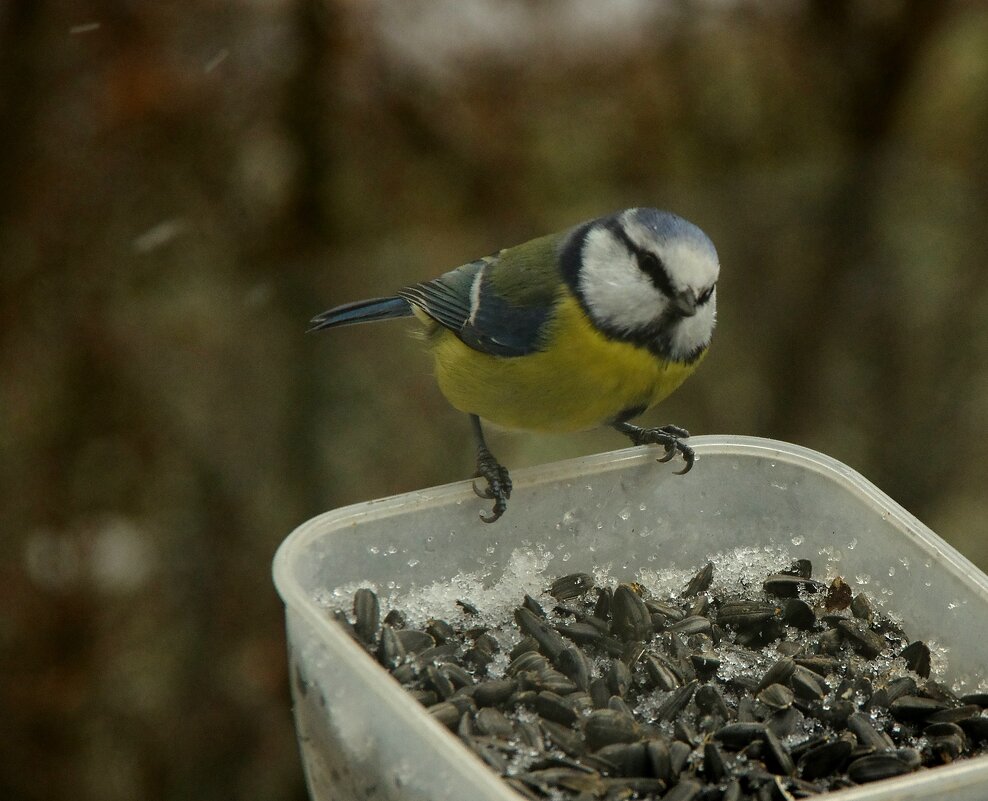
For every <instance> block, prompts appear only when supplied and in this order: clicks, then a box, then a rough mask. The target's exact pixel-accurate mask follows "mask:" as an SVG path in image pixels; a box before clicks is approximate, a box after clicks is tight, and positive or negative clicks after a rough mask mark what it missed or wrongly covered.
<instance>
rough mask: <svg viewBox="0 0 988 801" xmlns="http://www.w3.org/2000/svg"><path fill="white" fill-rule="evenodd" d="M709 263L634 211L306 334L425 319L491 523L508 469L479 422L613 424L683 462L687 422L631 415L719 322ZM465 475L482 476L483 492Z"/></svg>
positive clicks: (334, 317) (551, 426)
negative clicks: (467, 427)
mask: <svg viewBox="0 0 988 801" xmlns="http://www.w3.org/2000/svg"><path fill="white" fill-rule="evenodd" d="M719 274H720V263H719V260H718V256H717V250H716V248H715V247H714V245H713V242H712V241H711V240H710V238H709V237H708V236H707V235H706V234H705V233H704V232H703V231H702V230H701V229H700V228H699V227H697V226H696V225H694V224H693V223H691V222H689V221H688V220H686V219H684V218H682V217H680V216H678V215H676V214H673V213H672V212H668V211H661V210H659V209H655V208H646V207H635V208H628V209H624V210H622V211H618V212H615V213H613V214H609V215H606V216H602V217H597V218H595V219H592V220H587V221H585V222H582V223H579V224H577V225H575V226H573V227H571V228H569V229H567V230H565V231H562V232H559V233H555V234H550V235H548V236H543V237H539V238H537V239H533V240H531V241H529V242H526V243H524V244H521V245H517V246H515V247H510V248H506V249H503V250H500V251H498V252H496V253H493V254H492V255H490V256H485V257H483V258H479V259H476V260H474V261H471V262H469V263H467V264H463V265H461V266H459V267H456V268H454V269H452V270H450V271H448V272H446V273H443V274H442V275H440V276H439V277H438V278H434V279H433V280H430V281H424V282H422V283H417V284H412V285H410V286H406V287H404V288H403V289H399V290H398V291H397V292H396V293H395V294H394V295H391V296H388V297H379V298H371V299H368V300H360V301H356V302H351V303H346V304H344V305H341V306H336V307H335V308H332V309H329V310H328V311H325V312H323V313H321V314H319V315H317V316H316V317H314V318H312V320H311V321H310V328H309V330H310V331H318V330H323V329H329V328H335V327H337V326H345V325H352V324H355V323H367V322H374V321H378V320H385V319H390V318H398V317H413V316H414V317H415V318H417V320H418V322H419V323H420V324H421V327H422V328H423V329H424V334H425V340H426V342H427V347H428V348H429V350H430V351H431V354H432V357H433V360H434V363H435V375H436V379H437V381H438V384H439V389H440V391H441V392H442V393H443V395H444V396H445V397H446V399H447V400H448V401H449V403H450V404H451V405H452V406H453V407H454V408H455V409H458V410H459V411H461V412H464V413H466V414H467V415H469V418H470V422H471V428H472V431H473V436H474V440H475V444H476V473H475V475H474V479H475V480H474V484H473V489H474V491H475V492H476V494H477V495H478V496H480V497H481V498H485V499H488V500H492V501H493V507H492V509H491V512H490V514H484V513H483V512H481V513H480V517H481V519H482V520H484V522H487V523H492V522H494V521H496V520H498V519H499V518H500V517H501V516H502V515H503V514H504V512H505V510H506V509H507V505H508V500H509V499H510V497H511V491H512V483H511V476H510V473H509V472H508V470H507V468H505V467H504V466H503V465H502V464H500V462H499V461H498V460H497V459H496V458H495V457H494V455H493V454H492V453H491V451H490V449H489V448H488V445H487V441H486V438H485V436H484V430H483V427H482V423H481V421H482V420H483V421H484V423H485V424H487V423H489V424H494V425H495V426H498V427H501V428H507V429H517V430H527V431H543V432H567V431H569V432H572V431H582V430H588V429H592V428H596V427H600V426H611V427H613V428H614V429H615V430H617V431H618V432H620V433H622V434H624V435H626V436H627V437H628V438H629V439H630V440H631V442H632V443H633V444H635V445H645V444H655V445H660V446H662V447H663V448H664V449H665V452H664V454H663V456H662V457H661V458H660V459H659V461H663V462H665V461H669V460H670V459H672V458H673V457H674V456H676V455H677V454H679V455H681V456H682V458H683V460H684V467H683V469H682V470H679V471H677V472H679V473H686V472H688V471H689V470H690V469H691V468H692V466H693V463H694V460H695V455H694V452H693V449H692V448H691V447H690V446H689V445H688V444H687V443H686V442H685V440H686V439H687V438H688V437H689V432H688V431H687V430H686V429H684V428H680V427H678V426H675V425H664V426H660V427H656V428H644V427H641V426H638V425H634V424H632V423H631V422H630V421H631V420H632V419H634V418H635V417H637V416H638V415H640V414H642V413H643V412H644V411H645V410H647V409H649V408H651V407H653V406H654V405H656V404H657V403H659V402H660V401H662V400H664V399H665V398H666V397H668V395H669V394H670V393H672V392H673V391H674V390H676V389H677V388H678V387H679V386H680V384H682V383H683V381H684V380H685V379H686V378H687V377H688V376H689V375H690V374H691V373H693V371H694V370H695V369H696V368H697V366H698V365H699V364H700V362H701V361H702V360H703V358H704V356H705V355H706V353H707V351H708V348H709V345H710V340H711V336H712V334H713V330H714V326H715V323H716V318H717V281H718V277H719ZM477 479H482V480H483V481H484V482H486V486H484V487H483V488H482V489H480V488H478V487H477Z"/></svg>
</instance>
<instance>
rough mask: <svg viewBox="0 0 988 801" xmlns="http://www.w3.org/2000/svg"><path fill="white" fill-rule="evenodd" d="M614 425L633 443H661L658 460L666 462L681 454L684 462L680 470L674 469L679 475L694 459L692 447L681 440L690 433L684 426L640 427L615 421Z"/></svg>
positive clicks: (688, 468) (690, 465)
mask: <svg viewBox="0 0 988 801" xmlns="http://www.w3.org/2000/svg"><path fill="white" fill-rule="evenodd" d="M614 427H615V428H616V429H617V430H618V431H620V432H621V433H622V434H625V435H627V437H628V438H629V439H630V440H631V441H632V442H633V443H634V444H635V445H661V446H662V447H663V448H665V454H664V455H663V456H662V458H660V459H659V461H660V462H668V461H669V460H670V459H672V458H673V457H674V456H675V455H676V454H680V455H682V457H683V461H684V462H685V463H686V464H685V466H684V467H683V469H682V470H676V471H675V472H676V473H677V474H679V475H682V474H683V473H688V472H689V471H690V470H691V469H692V467H693V463H694V462H695V461H696V455H695V454H694V453H693V449H692V448H691V447H690V446H689V445H687V444H686V443H685V442H683V440H684V439H687V438H688V437H689V435H690V432H689V431H687V430H686V429H685V428H680V427H679V426H659V427H658V428H642V427H641V426H635V425H632V424H631V423H617V424H616V425H615V426H614Z"/></svg>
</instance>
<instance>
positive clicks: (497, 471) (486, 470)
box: [473, 446, 511, 523]
mask: <svg viewBox="0 0 988 801" xmlns="http://www.w3.org/2000/svg"><path fill="white" fill-rule="evenodd" d="M476 477H477V478H482V479H484V480H485V481H486V482H487V487H486V488H484V489H483V490H480V489H478V488H477V482H476V481H475V482H474V483H473V491H474V492H475V493H477V496H478V497H480V498H489V499H492V500H493V501H494V508H493V509H492V510H491V513H490V514H489V515H485V514H484V513H483V512H481V513H480V519H481V520H483V521H484V522H485V523H493V522H494V521H495V520H497V519H498V518H499V517H500V516H501V515H503V514H504V510H505V509H507V508H508V498H510V497H511V476H509V475H508V469H507V468H506V467H504V466H503V465H501V464H499V463H498V461H497V459H495V458H494V455H493V454H492V453H491V452H490V451H489V450H487V448H485V447H483V446H481V447H479V448H477V473H476Z"/></svg>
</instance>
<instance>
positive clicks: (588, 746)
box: [335, 559, 988, 801]
mask: <svg viewBox="0 0 988 801" xmlns="http://www.w3.org/2000/svg"><path fill="white" fill-rule="evenodd" d="M713 576H714V565H713V564H712V563H708V564H707V565H705V566H704V567H703V568H702V569H701V570H700V571H699V572H697V573H696V575H695V576H693V578H692V579H691V580H690V581H689V583H688V584H687V586H686V587H685V588H684V590H683V591H682V592H679V593H676V594H675V597H661V598H660V597H653V596H652V595H651V593H650V592H649V591H648V590H647V589H646V588H645V587H643V586H641V585H640V584H635V583H631V584H618V585H617V586H616V587H612V586H595V581H594V579H593V577H591V576H590V575H588V574H585V573H574V574H571V575H567V576H563V577H561V578H559V579H557V580H556V581H553V582H552V584H551V586H549V587H548V595H546V596H543V598H544V599H551V602H548V603H547V602H545V600H544V601H543V602H541V603H540V602H539V601H538V600H537V599H535V598H533V597H532V596H530V595H526V596H525V597H524V599H522V601H521V603H520V605H519V606H518V607H517V608H516V609H515V610H514V615H513V618H514V619H513V620H511V621H505V622H504V623H503V625H479V624H478V622H477V621H478V620H479V619H480V618H479V616H478V611H479V610H477V609H476V608H475V607H474V606H472V605H471V604H470V603H469V601H467V600H461V601H458V602H457V603H458V607H459V608H458V609H456V610H450V613H451V614H450V615H449V619H448V620H442V619H430V620H428V622H427V623H426V624H425V625H424V626H420V627H410V626H409V625H408V622H407V618H406V615H405V614H404V613H403V612H402V611H401V610H399V609H391V610H390V611H388V612H387V614H385V615H384V616H383V619H382V614H381V613H382V610H381V608H380V603H379V600H378V597H377V595H376V594H375V593H374V592H372V591H371V590H369V589H359V590H357V591H356V593H355V594H354V597H353V609H352V613H348V611H346V610H337V611H336V612H335V617H336V619H337V621H338V622H339V623H341V624H342V625H343V626H345V627H346V628H347V629H348V630H349V631H350V633H351V635H352V636H353V638H354V639H355V640H357V641H358V642H359V643H360V644H361V645H362V646H363V647H364V648H365V649H366V650H367V651H368V652H369V653H370V654H371V655H372V656H373V657H374V658H375V659H377V660H378V662H380V664H382V665H383V666H384V667H385V668H387V669H388V670H389V671H390V673H391V675H392V676H394V678H395V679H396V680H397V681H399V682H400V683H401V684H402V686H404V687H405V688H406V689H407V690H408V691H409V692H410V693H411V694H412V695H413V696H414V697H415V698H416V699H418V701H419V702H420V703H422V705H423V706H425V707H427V709H428V711H429V713H430V714H431V715H432V716H433V718H434V719H435V720H437V721H439V722H440V723H442V724H443V725H444V726H446V727H447V728H449V729H450V730H451V731H452V732H454V733H455V734H456V735H457V736H459V738H460V739H461V740H462V741H463V742H464V743H465V744H466V745H467V746H468V747H469V748H470V749H472V750H473V751H474V752H475V753H476V754H477V755H478V756H479V757H480V758H481V759H482V760H483V761H484V762H485V763H486V764H487V765H489V766H490V767H491V769H493V770H494V771H496V772H497V773H499V774H500V775H501V776H502V777H503V778H504V779H505V781H506V782H507V783H508V784H509V785H510V786H511V787H512V788H513V789H514V790H515V791H516V792H517V793H518V794H519V795H521V796H522V797H524V798H530V799H547V798H548V799H579V801H590V800H591V799H663V801H739V800H740V799H755V800H757V801H786V799H797V798H808V797H811V796H814V795H817V794H820V793H824V792H827V791H829V790H836V789H840V788H844V787H851V786H854V785H857V784H862V783H865V782H873V781H877V780H880V779H886V778H890V777H893V776H900V775H904V774H908V773H911V772H914V771H918V770H923V769H926V768H932V767H935V766H937V765H942V764H945V763H949V762H952V761H954V760H957V759H961V758H964V757H969V756H975V755H979V754H983V753H988V716H986V713H985V708H986V707H988V693H976V694H971V695H964V696H960V697H958V696H957V695H955V694H954V693H953V692H951V691H950V690H949V689H948V688H947V687H945V686H944V685H943V684H941V683H940V682H938V681H935V680H933V679H931V678H930V666H931V665H930V662H931V654H930V649H929V648H928V647H927V645H926V644H925V643H923V642H921V641H910V640H909V638H908V637H907V636H906V635H905V634H904V633H903V631H902V629H901V628H900V627H899V626H898V625H897V624H896V623H895V622H894V621H893V620H892V619H891V618H890V617H889V616H888V615H887V614H883V613H880V612H879V611H877V610H876V609H875V608H874V607H873V606H872V604H871V602H870V601H869V599H868V598H867V597H866V596H865V595H864V594H863V593H861V594H857V595H854V594H853V592H852V590H851V588H850V586H849V585H848V584H847V583H846V582H845V581H844V580H843V579H841V578H836V579H834V580H833V582H832V583H830V584H829V585H827V584H824V583H822V582H819V581H817V580H814V579H813V577H812V566H811V564H810V562H809V561H808V560H805V559H801V560H797V561H796V562H795V563H793V564H792V565H791V566H787V567H785V568H784V569H780V570H779V571H778V572H777V573H773V574H772V575H769V576H767V577H765V579H764V581H763V582H762V584H761V586H760V587H757V586H756V587H751V588H749V589H748V590H747V591H746V592H744V594H743V595H727V594H724V595H716V594H713V593H710V592H709V590H710V588H711V585H712V581H713Z"/></svg>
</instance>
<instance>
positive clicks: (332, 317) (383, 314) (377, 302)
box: [309, 297, 412, 331]
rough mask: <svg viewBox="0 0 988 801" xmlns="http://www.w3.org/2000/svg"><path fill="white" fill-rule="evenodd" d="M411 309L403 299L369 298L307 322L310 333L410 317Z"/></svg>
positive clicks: (332, 310)
mask: <svg viewBox="0 0 988 801" xmlns="http://www.w3.org/2000/svg"><path fill="white" fill-rule="evenodd" d="M411 315H412V307H411V306H410V305H409V303H408V301H407V300H405V299H404V298H398V297H392V298H371V299H370V300H358V301H355V302H353V303H344V304H343V305H342V306H337V307H336V308H334V309H330V310H329V311H324V312H323V313H322V314H318V315H316V316H315V317H313V318H312V319H311V320H310V321H309V330H310V331H319V330H321V329H323V328H335V327H336V326H338V325H353V324H355V323H372V322H374V321H375V320H387V319H388V318H390V317H411Z"/></svg>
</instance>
